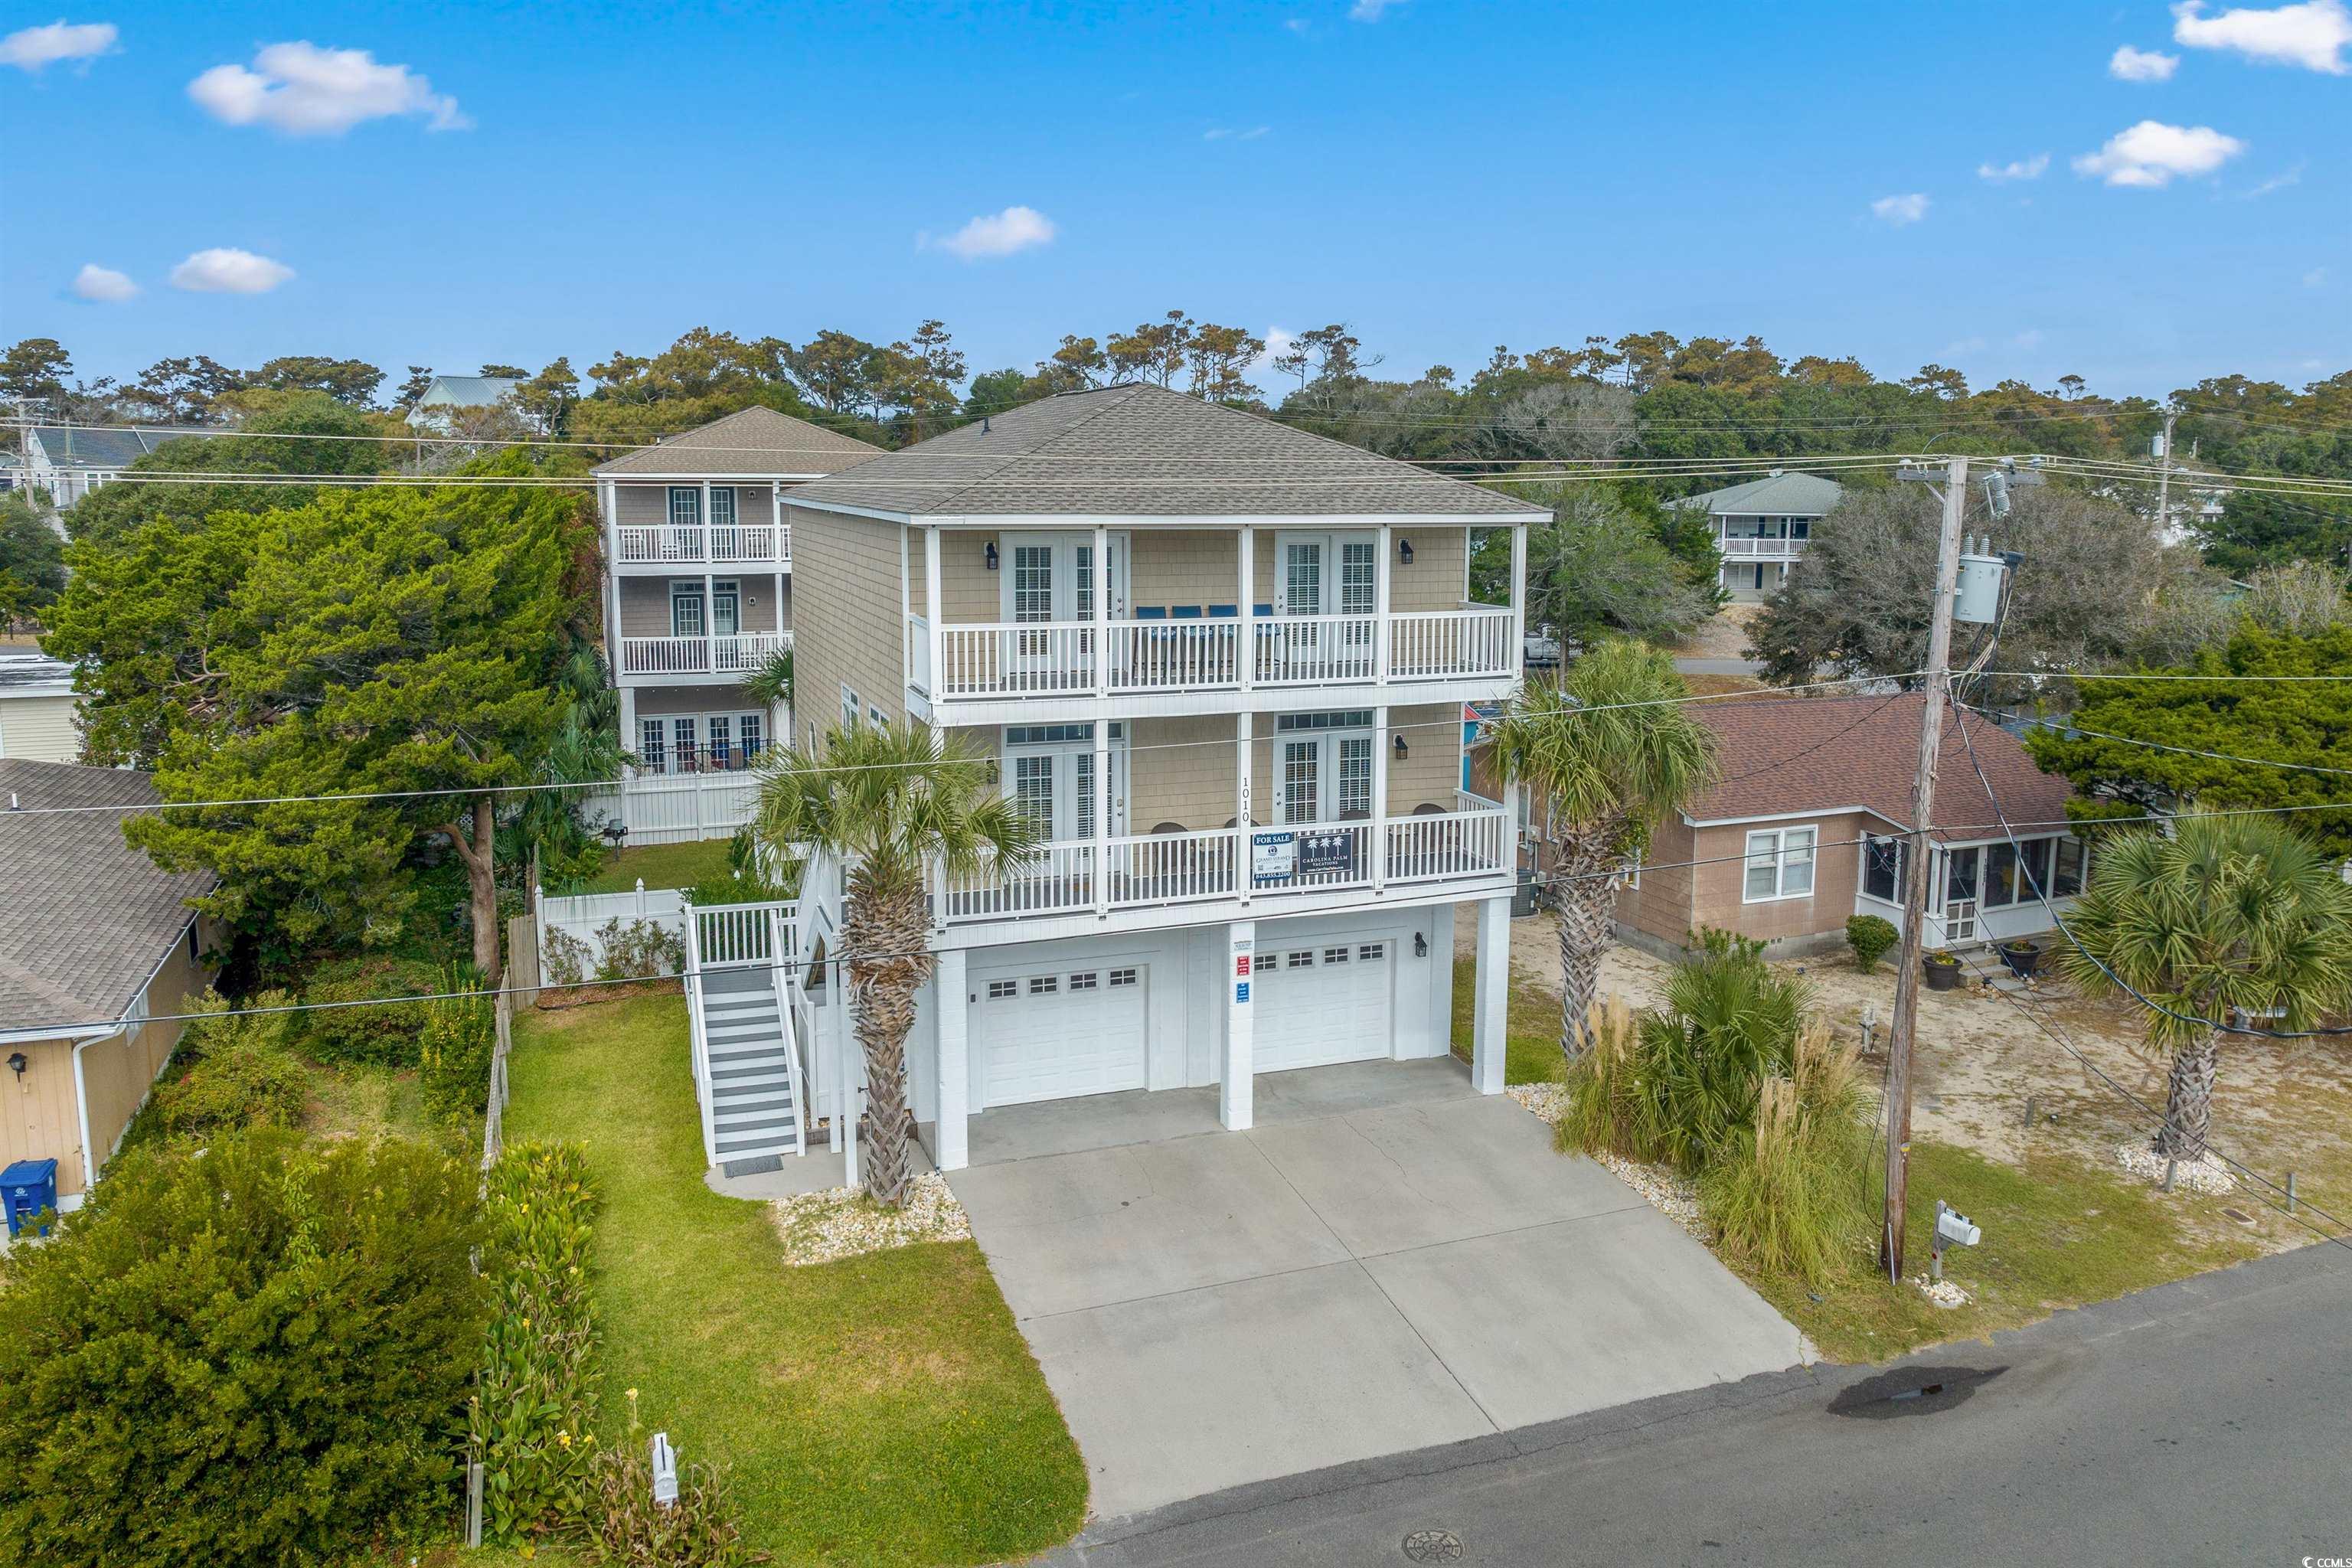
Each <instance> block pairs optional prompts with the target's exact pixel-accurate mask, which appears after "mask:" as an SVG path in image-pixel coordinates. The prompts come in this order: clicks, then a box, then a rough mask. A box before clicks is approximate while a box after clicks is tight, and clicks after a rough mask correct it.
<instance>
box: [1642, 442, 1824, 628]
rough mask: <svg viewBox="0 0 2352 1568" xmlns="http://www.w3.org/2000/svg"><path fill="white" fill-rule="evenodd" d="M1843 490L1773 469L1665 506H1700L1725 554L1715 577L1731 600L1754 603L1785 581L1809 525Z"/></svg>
mask: <svg viewBox="0 0 2352 1568" xmlns="http://www.w3.org/2000/svg"><path fill="white" fill-rule="evenodd" d="M1842 493H1843V491H1842V490H1841V489H1840V488H1839V486H1838V485H1837V483H1836V482H1835V481H1834V480H1831V479H1822V478H1819V477H1818V476H1816V475H1813V474H1791V473H1784V472H1782V471H1781V470H1780V469H1778V468H1775V469H1774V470H1773V471H1772V472H1771V473H1770V474H1769V475H1767V476H1766V477H1765V478H1763V479H1750V480H1749V481H1748V483H1746V484H1744V485H1733V486H1731V487H1730V488H1729V489H1720V490H1709V491H1707V492H1706V494H1705V495H1696V496H1688V497H1685V499H1683V500H1678V501H1674V502H1671V503H1669V504H1671V505H1674V506H1680V507H1698V508H1704V509H1706V513H1707V515H1708V517H1709V518H1711V519H1713V521H1714V523H1715V545H1716V548H1717V550H1719V551H1721V552H1723V568H1722V571H1721V572H1720V573H1719V574H1717V579H1716V580H1717V582H1718V583H1720V584H1722V585H1723V587H1724V589H1725V590H1726V591H1727V592H1728V593H1729V594H1730V595H1731V597H1732V598H1733V600H1734V601H1735V602H1738V603H1749V604H1752V603H1754V602H1755V601H1757V600H1759V599H1761V598H1763V597H1764V595H1767V594H1769V593H1770V592H1771V591H1772V590H1773V589H1775V588H1777V587H1779V586H1780V584H1783V583H1785V582H1787V581H1788V580H1789V571H1790V567H1792V566H1794V565H1795V564H1796V563H1798V562H1799V561H1801V560H1802V559H1803V558H1804V553H1805V546H1806V544H1807V543H1809V542H1811V538H1812V531H1813V524H1814V522H1815V521H1818V520H1819V519H1820V518H1821V517H1822V515H1823V514H1824V513H1826V512H1827V511H1828V510H1830V508H1832V507H1833V506H1835V505H1837V501H1838V497H1839V496H1840V495H1841V494H1842Z"/></svg>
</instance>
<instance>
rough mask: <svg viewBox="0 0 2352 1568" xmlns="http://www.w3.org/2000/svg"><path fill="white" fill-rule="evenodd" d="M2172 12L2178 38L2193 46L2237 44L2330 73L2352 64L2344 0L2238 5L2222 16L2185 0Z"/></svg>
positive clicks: (2267, 57)
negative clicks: (2346, 57)
mask: <svg viewBox="0 0 2352 1568" xmlns="http://www.w3.org/2000/svg"><path fill="white" fill-rule="evenodd" d="M2172 16H2173V23H2172V41H2173V42H2174V43H2176V44H2187V45H2188V46H2189V47H2190V48H2192V49H2231V50H2234V51H2236V52H2237V53H2239V54H2242V55H2243V56H2245V57H2246V58H2248V59H2250V60H2259V61H2261V62H2262V63H2263V64H2264V65H2284V66H2301V67H2303V68H2305V69H2306V70H2315V71H2326V72H2327V73H2328V74H2329V75H2330V76H2343V75H2345V74H2346V73H2347V70H2352V67H2347V65H2346V64H2345V60H2344V46H2345V45H2347V44H2352V11H2347V10H2346V9H2345V8H2344V0H2305V3H2304V4H2302V5H2281V6H2279V7H2277V8H2276V9H2275V10H2270V11H2263V10H2257V9H2254V8H2253V7H2252V6H2232V7H2231V9H2229V10H2227V11H2224V12H2222V13H2221V15H2220V16H2206V15H2205V6H2204V5H2203V0H2182V3H2181V4H2180V5H2175V6H2174V7H2173V8H2172Z"/></svg>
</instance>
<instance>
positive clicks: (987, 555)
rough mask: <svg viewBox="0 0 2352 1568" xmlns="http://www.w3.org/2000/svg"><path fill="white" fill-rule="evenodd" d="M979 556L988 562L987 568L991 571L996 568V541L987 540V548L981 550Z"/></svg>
mask: <svg viewBox="0 0 2352 1568" xmlns="http://www.w3.org/2000/svg"><path fill="white" fill-rule="evenodd" d="M981 558H982V560H984V561H986V562H987V563H988V569H989V570H990V571H991V572H993V571H995V570H996V541H994V540H990V541H989V542H988V548H987V550H986V551H984V552H982V557H981Z"/></svg>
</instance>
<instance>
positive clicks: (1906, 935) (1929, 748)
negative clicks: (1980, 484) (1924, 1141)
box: [1878, 458, 1969, 1280]
mask: <svg viewBox="0 0 2352 1568" xmlns="http://www.w3.org/2000/svg"><path fill="white" fill-rule="evenodd" d="M1921 477H1923V478H1924V477H1925V476H1924V475H1923V476H1921ZM1968 499H1969V460H1968V459H1967V458H1952V459H1951V460H1950V461H1949V462H1948V463H1947V464H1946V465H1945V468H1944V527H1943V532H1942V534H1941V536H1940V537H1939V538H1938V540H1937V546H1936V601H1935V612H1934V614H1933V616H1931V617H1930V618H1929V620H1928V623H1927V704H1926V706H1924V707H1923V708H1922V709H1921V710H1920V711H1919V769H1918V773H1916V775H1915V776H1914V777H1913V779H1912V782H1911V833H1910V837H1909V840H1908V842H1909V845H1910V858H1909V864H1908V865H1907V867H1906V868H1905V876H1904V879H1903V946H1902V950H1901V952H1902V956H1901V958H1900V959H1899V960H1898V962H1897V963H1896V964H1895V1017H1894V1020H1893V1022H1892V1023H1891V1024H1890V1025H1889V1026H1888V1028H1887V1032H1886V1209H1885V1215H1884V1217H1883V1219H1882V1220H1881V1223H1880V1227H1879V1254H1878V1257H1879V1262H1880V1263H1881V1264H1883V1265H1884V1266H1885V1269H1886V1277H1887V1278H1888V1279H1893V1280H1900V1279H1902V1278H1903V1197H1904V1194H1905V1192H1906V1189H1907V1188H1908V1186H1909V1184H1910V1173H1911V1041H1912V1037H1913V1035H1914V1034H1915V1033H1916V1026H1917V1024H1918V1020H1919V950H1920V949H1921V947H1922V946H1924V945H1925V938H1926V935H1927V874H1928V871H1929V869H1930V868H1931V866H1932V862H1933V860H1934V846H1935V841H1934V840H1933V839H1932V838H1930V837H1928V836H1927V827H1928V824H1929V823H1930V821H1932V820H1933V818H1934V815H1935V810H1936V758H1937V753H1938V752H1940V751H1941V750H1942V748H1943V744H1944V702H1945V698H1946V695H1947V693H1948V692H1949V691H1950V689H1951V685H1952V594H1953V591H1954V588H1955V586H1956V585H1957V584H1958V581H1959V575H1960V518H1961V514H1962V513H1963V511H1964V510H1966V509H1967V506H1968Z"/></svg>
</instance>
